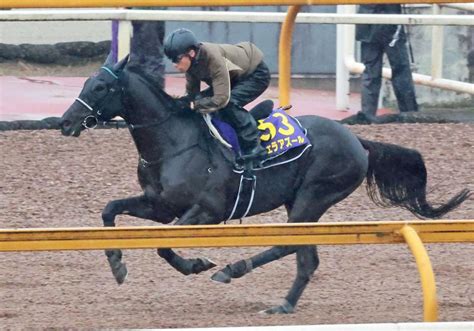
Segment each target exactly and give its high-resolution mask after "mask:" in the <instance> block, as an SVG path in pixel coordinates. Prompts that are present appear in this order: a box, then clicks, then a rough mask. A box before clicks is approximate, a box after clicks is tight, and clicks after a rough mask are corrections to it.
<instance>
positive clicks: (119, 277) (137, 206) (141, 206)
mask: <svg viewBox="0 0 474 331" xmlns="http://www.w3.org/2000/svg"><path fill="white" fill-rule="evenodd" d="M121 214H127V215H130V216H135V217H138V218H143V219H149V220H153V221H157V222H161V223H169V222H171V221H172V220H173V219H174V215H173V214H172V213H171V212H170V211H168V210H167V209H166V208H165V207H163V206H160V207H158V205H157V204H153V203H151V202H150V200H149V199H147V198H146V196H144V195H141V196H137V197H132V198H126V199H119V200H112V201H110V202H109V203H107V205H106V206H105V208H104V210H103V211H102V220H103V222H104V226H115V217H116V216H117V215H121ZM105 255H106V256H107V260H108V261H109V264H110V268H111V270H112V274H113V275H114V277H115V280H116V281H117V283H118V284H119V285H120V284H123V282H124V281H125V279H126V278H127V274H128V271H127V266H126V265H125V263H122V251H121V250H120V249H109V250H106V251H105Z"/></svg>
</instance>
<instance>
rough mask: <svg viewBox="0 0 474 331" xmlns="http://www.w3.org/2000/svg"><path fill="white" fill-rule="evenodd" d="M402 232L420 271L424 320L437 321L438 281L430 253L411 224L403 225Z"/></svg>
mask: <svg viewBox="0 0 474 331" xmlns="http://www.w3.org/2000/svg"><path fill="white" fill-rule="evenodd" d="M400 233H401V234H402V235H403V237H404V238H405V241H406V242H407V243H408V246H409V247H410V250H411V252H412V253H413V256H414V257H415V261H416V264H417V266H418V272H419V273H420V279H421V287H422V288H423V320H424V321H425V322H437V321H438V302H437V300H436V283H435V277H434V273H433V268H432V267H431V262H430V258H429V256H428V253H427V252H426V249H425V247H424V246H423V243H422V242H421V239H420V237H419V236H418V233H417V232H416V231H415V230H414V229H413V228H412V227H411V226H409V225H405V226H403V228H402V229H401V230H400Z"/></svg>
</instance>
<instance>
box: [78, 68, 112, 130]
mask: <svg viewBox="0 0 474 331" xmlns="http://www.w3.org/2000/svg"><path fill="white" fill-rule="evenodd" d="M101 69H103V70H105V71H106V72H107V73H109V74H110V75H111V76H112V77H113V78H115V80H117V81H118V79H119V78H118V76H117V75H116V74H115V73H114V72H113V71H112V70H110V69H109V68H107V67H101ZM115 91H116V90H115V88H114V87H111V88H110V89H109V90H108V91H107V95H106V96H105V98H104V99H103V101H102V103H101V105H100V106H99V107H98V109H97V110H95V109H94V108H93V107H91V106H90V105H89V104H88V103H87V102H85V101H84V100H82V99H81V98H79V97H77V98H76V101H77V102H79V103H80V104H81V105H83V106H84V107H86V108H87V110H89V111H90V112H91V114H90V115H88V116H86V117H85V118H84V120H83V121H82V123H81V125H82V126H83V127H85V128H86V129H94V128H96V127H97V125H98V124H99V118H100V116H101V115H102V108H103V106H104V105H106V104H107V102H108V100H109V99H110V97H111V96H113V94H114V92H115ZM91 119H92V120H94V121H93V125H90V124H89V123H90V120H91ZM104 123H105V121H104Z"/></svg>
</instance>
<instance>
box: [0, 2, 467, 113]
mask: <svg viewBox="0 0 474 331" xmlns="http://www.w3.org/2000/svg"><path fill="white" fill-rule="evenodd" d="M469 5H471V6H472V4H454V5H453V6H461V7H462V8H466V9H469V8H470V7H469ZM338 8H339V13H337V14H328V13H298V12H299V10H300V6H290V7H289V9H288V13H274V12H273V13H263V12H258V13H255V12H228V11H225V12H222V11H215V12H214V11H206V12H199V11H179V10H173V11H172V10H166V11H160V10H153V11H150V10H127V9H105V10H104V9H101V10H98V9H75V10H41V11H38V10H11V11H0V21H66V20H101V21H102V20H118V21H119V26H120V28H119V40H120V42H119V57H123V56H125V55H126V54H127V53H128V52H129V47H130V31H131V24H130V22H131V21H137V20H147V21H149V20H167V21H209V22H254V23H268V22H276V23H283V25H282V29H281V34H280V42H279V63H278V71H279V76H278V79H279V99H280V105H287V104H290V90H291V40H292V33H293V26H294V24H295V23H298V24H301V23H311V24H313V23H320V24H358V23H372V24H381V23H385V24H416V25H432V26H435V27H436V26H441V25H463V26H472V25H474V15H363V14H354V6H338ZM337 43H338V47H337V58H338V61H337V68H336V108H337V109H347V108H348V105H349V71H351V72H353V73H362V71H363V70H364V66H363V64H361V63H357V62H356V61H355V58H354V26H353V25H351V26H342V25H338V32H337ZM440 44H441V43H439V42H438V43H433V47H436V45H440ZM432 53H433V56H434V58H433V63H436V65H435V66H434V68H435V69H433V70H432V71H433V74H432V76H427V75H420V74H414V75H413V77H414V81H415V83H418V84H422V85H426V86H431V87H438V88H442V89H449V90H454V91H457V92H462V93H469V94H474V84H470V83H465V82H458V81H453V80H447V79H442V78H440V72H441V69H440V66H441V64H442V52H439V51H432ZM383 75H384V77H386V78H390V76H391V70H390V69H388V68H385V69H384V70H383Z"/></svg>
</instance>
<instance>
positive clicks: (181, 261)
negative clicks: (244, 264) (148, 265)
mask: <svg viewBox="0 0 474 331" xmlns="http://www.w3.org/2000/svg"><path fill="white" fill-rule="evenodd" d="M213 219H215V218H214V217H212V216H211V215H210V214H209V213H208V212H207V211H206V210H205V209H203V208H202V207H201V205H200V204H195V205H193V206H192V207H191V208H190V209H189V210H188V211H186V212H185V213H184V215H183V216H181V217H180V218H179V220H177V221H176V223H175V225H195V224H210V223H212V220H213ZM158 255H159V256H161V257H162V258H164V259H165V260H166V262H168V263H169V264H170V265H171V266H172V267H173V268H175V269H176V270H178V271H179V272H181V273H182V274H183V275H190V274H198V273H201V272H203V271H207V270H209V269H212V268H214V267H215V266H216V265H217V264H215V263H214V262H213V261H211V260H209V259H207V258H204V257H203V258H195V259H185V258H182V257H181V256H179V255H177V254H176V253H175V252H173V251H172V250H171V249H169V248H162V249H158Z"/></svg>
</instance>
